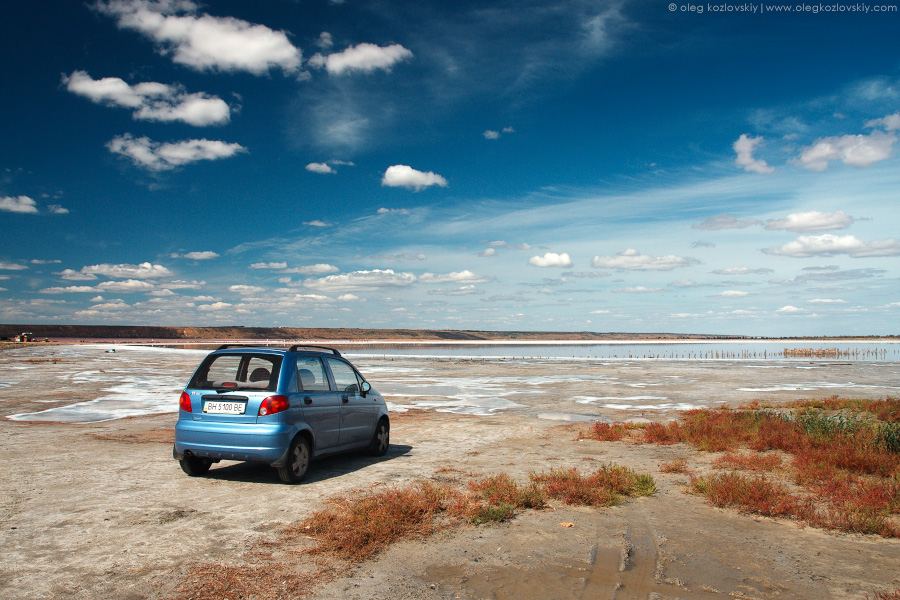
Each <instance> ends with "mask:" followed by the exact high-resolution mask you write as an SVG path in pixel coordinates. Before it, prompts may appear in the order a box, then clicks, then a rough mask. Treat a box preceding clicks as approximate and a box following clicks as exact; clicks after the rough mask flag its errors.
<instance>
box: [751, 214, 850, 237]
mask: <svg viewBox="0 0 900 600" xmlns="http://www.w3.org/2000/svg"><path fill="white" fill-rule="evenodd" d="M852 224H853V217H851V216H849V215H847V214H844V211H842V210H839V211H837V212H833V213H823V212H819V211H817V210H811V211H808V212H799V213H791V214H789V215H788V216H787V217H785V218H784V219H769V220H768V221H766V229H769V230H785V231H794V232H796V233H807V232H813V231H828V230H829V229H846V228H847V227H850V226H851V225H852Z"/></svg>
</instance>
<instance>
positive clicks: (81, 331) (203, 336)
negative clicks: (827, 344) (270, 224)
mask: <svg viewBox="0 0 900 600" xmlns="http://www.w3.org/2000/svg"><path fill="white" fill-rule="evenodd" d="M23 332H30V333H33V334H34V337H35V339H38V340H42V339H44V338H50V339H59V338H65V339H72V340H89V339H90V340H96V339H104V340H105V339H126V340H135V339H142V340H150V339H153V340H267V339H275V340H354V341H357V340H399V341H403V340H409V341H479V340H481V341H512V340H522V341H539V340H579V341H590V340H623V339H628V340H634V339H654V340H657V339H744V336H738V335H701V334H697V335H693V334H672V333H594V332H570V331H566V332H549V331H453V330H445V329H351V328H340V327H338V328H318V327H312V328H307V327H238V326H234V327H153V326H144V325H16V324H13V325H2V324H0V337H8V338H12V337H15V336H17V335H19V334H20V333H23Z"/></svg>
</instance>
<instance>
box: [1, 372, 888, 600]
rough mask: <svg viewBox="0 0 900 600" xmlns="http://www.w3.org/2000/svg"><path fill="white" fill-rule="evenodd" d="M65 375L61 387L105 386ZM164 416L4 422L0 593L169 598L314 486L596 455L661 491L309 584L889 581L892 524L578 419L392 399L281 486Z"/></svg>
mask: <svg viewBox="0 0 900 600" xmlns="http://www.w3.org/2000/svg"><path fill="white" fill-rule="evenodd" d="M504 368H508V369H515V368H516V367H515V365H509V366H506V367H504ZM30 385H32V386H35V385H38V384H30ZM26 387H27V386H26ZM13 389H15V390H16V393H15V394H12V393H11V390H13ZM79 389H80V390H81V391H80V395H81V396H82V397H81V398H76V397H72V398H71V400H72V401H75V400H78V399H89V398H90V397H92V396H94V395H96V394H99V393H101V391H102V390H91V389H89V387H84V386H82V387H80V388H79ZM4 392H5V393H4V394H3V397H2V403H0V409H2V410H0V414H2V415H9V414H14V413H16V412H21V411H23V410H39V407H38V408H35V407H34V406H31V397H32V396H33V394H34V393H35V390H34V389H31V390H28V389H24V388H23V386H22V385H15V386H12V387H10V388H7V389H6V390H4ZM29 392H30V394H29ZM176 400H177V396H176V397H175V398H174V399H173V402H175V401H176ZM174 420H175V416H174V415H173V414H162V415H152V416H142V417H131V418H126V419H118V420H114V421H105V422H100V423H93V424H51V423H22V422H14V421H10V420H7V419H0V452H2V456H0V459H2V460H0V464H2V467H0V547H2V562H0V598H4V599H10V600H12V599H19V598H22V599H24V598H29V599H33V598H116V599H132V598H133V599H139V598H140V599H144V598H146V599H163V598H168V597H171V596H172V595H173V594H175V593H176V590H177V589H178V588H179V586H180V585H182V584H183V583H184V582H185V581H186V580H187V579H188V577H189V574H190V572H191V569H192V568H193V567H196V566H199V565H233V566H238V567H240V566H241V565H244V564H250V563H251V562H253V561H257V562H258V560H259V559H258V557H259V548H260V547H265V546H266V544H271V543H273V542H274V541H276V540H278V539H279V536H280V534H279V531H280V530H281V529H282V528H283V527H284V526H285V525H289V524H291V523H295V522H298V521H300V520H302V519H303V518H304V517H305V516H306V515H308V514H309V513H310V511H313V510H316V509H319V508H323V507H324V506H325V505H326V504H325V503H326V501H327V500H328V499H329V498H335V497H340V496H346V495H347V494H350V493H352V492H353V491H357V490H369V489H379V488H381V487H382V486H389V485H404V484H407V483H413V482H417V481H423V480H429V481H437V482H441V483H451V484H457V485H459V486H460V487H464V486H465V484H466V482H467V481H468V480H469V479H470V478H472V477H478V476H482V475H489V474H496V473H507V474H509V475H510V476H512V477H513V478H514V479H516V480H517V481H519V482H520V483H524V482H526V481H527V480H528V474H529V473H531V472H541V471H549V470H550V469H551V468H557V467H564V468H570V467H578V468H579V469H582V470H588V469H591V468H592V467H594V468H596V466H597V465H599V464H601V463H606V462H615V463H617V464H620V465H625V466H628V467H631V468H633V469H634V470H636V471H638V472H647V473H651V474H652V475H653V476H654V478H655V479H656V482H657V485H658V488H659V489H658V491H657V492H656V493H655V494H654V495H652V496H650V497H646V498H640V499H633V500H627V501H626V502H625V503H624V504H623V505H622V506H619V507H615V508H611V509H604V510H597V509H590V508H568V507H563V506H554V507H552V508H551V509H549V510H542V511H526V512H524V513H522V514H520V515H518V516H516V517H515V518H514V519H513V520H512V521H510V522H508V523H505V524H501V525H497V526H481V527H474V526H463V527H457V528H450V529H446V530H443V531H441V532H439V533H438V534H436V535H435V536H433V537H431V538H429V539H427V540H421V541H411V542H403V543H399V544H396V545H394V546H393V547H391V548H389V549H388V550H387V551H385V552H384V553H382V554H380V555H378V556H377V557H375V558H374V559H371V560H369V561H366V562H363V563H360V564H357V565H348V566H343V567H341V568H340V569H339V571H338V576H337V577H336V578H334V579H333V580H331V581H330V582H327V583H324V584H322V585H319V586H316V587H315V588H313V591H312V594H311V596H310V597H311V598H315V599H317V600H325V599H333V598H348V599H368V598H398V599H403V598H408V599H436V598H462V599H481V598H497V599H505V598H519V599H521V598H524V599H539V598H541V599H543V598H559V599H569V598H573V599H574V598H615V599H617V600H623V599H629V598H641V599H656V600H664V599H675V598H680V599H684V600H688V599H706V598H744V599H746V598H759V599H775V598H778V599H809V598H815V599H819V598H821V599H829V598H832V599H845V598H846V599H851V598H852V599H863V598H866V597H867V596H871V595H872V593H873V591H874V590H888V589H895V588H900V540H886V539H882V538H877V537H872V536H862V535H847V534H835V533H826V532H822V531H818V530H815V529H811V528H801V527H798V526H797V525H796V524H795V523H792V522H789V521H778V520H773V519H767V518H757V517H752V516H746V515H741V514H738V513H737V512H734V511H730V510H721V509H717V508H713V507H711V506H709V505H708V504H706V502H705V501H704V500H703V499H702V498H700V497H698V496H695V495H691V494H687V493H685V492H684V487H685V483H686V482H687V476H686V475H679V474H665V473H661V472H660V471H659V466H660V464H661V463H664V462H669V461H672V460H674V459H677V458H683V459H686V460H687V461H688V465H689V467H690V468H691V469H693V470H694V471H696V472H702V471H703V470H705V469H706V468H707V467H708V465H709V464H710V463H711V462H712V460H713V458H714V456H711V455H709V454H703V453H696V452H694V451H693V450H692V449H690V448H689V447H687V446H684V445H673V446H655V445H628V444H623V443H606V442H593V441H578V440H577V439H576V435H575V433H576V432H577V429H578V425H573V424H566V425H559V424H558V423H555V422H552V421H547V420H544V419H538V418H535V417H534V416H532V415H529V414H527V413H522V414H497V415H493V416H467V415H459V414H447V413H440V412H431V411H410V412H407V413H395V414H394V415H393V416H392V431H391V441H392V446H391V449H390V451H389V452H388V454H387V456H385V457H382V458H371V457H368V456H363V455H347V456H341V457H333V458H328V459H324V460H321V461H317V462H314V463H313V465H312V467H311V471H310V474H309V477H308V479H307V481H306V482H305V483H303V484H300V485H296V486H287V485H283V484H281V483H279V480H278V476H277V473H276V472H275V471H274V470H273V469H271V468H268V467H265V466H258V465H250V464H243V463H220V464H219V465H215V466H214V467H213V469H212V470H211V471H210V473H209V475H208V476H206V477H203V478H190V477H187V476H185V475H184V474H183V473H182V472H181V470H180V468H179V466H178V463H177V462H176V461H174V460H172V457H171V444H172V439H173V426H174ZM562 523H566V524H572V525H574V526H572V527H568V526H563V525H561V524H562ZM303 543H306V544H307V545H309V542H302V541H301V545H302V544H303ZM296 560H298V561H300V559H299V558H298V559H296ZM273 585H277V582H273Z"/></svg>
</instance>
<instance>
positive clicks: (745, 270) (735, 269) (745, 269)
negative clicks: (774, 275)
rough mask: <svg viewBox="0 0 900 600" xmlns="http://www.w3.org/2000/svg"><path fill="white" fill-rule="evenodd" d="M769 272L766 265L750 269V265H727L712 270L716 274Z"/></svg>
mask: <svg viewBox="0 0 900 600" xmlns="http://www.w3.org/2000/svg"><path fill="white" fill-rule="evenodd" d="M771 272H772V269H769V268H766V267H762V268H759V269H751V268H750V267H729V268H727V269H716V270H715V271H713V273H715V274H716V275H766V274H768V273H771Z"/></svg>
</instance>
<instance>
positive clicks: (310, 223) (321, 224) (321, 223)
mask: <svg viewBox="0 0 900 600" xmlns="http://www.w3.org/2000/svg"><path fill="white" fill-rule="evenodd" d="M303 224H304V225H308V226H310V227H330V225H329V224H328V223H326V222H325V221H320V220H319V219H313V220H312V221H304V222H303Z"/></svg>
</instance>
